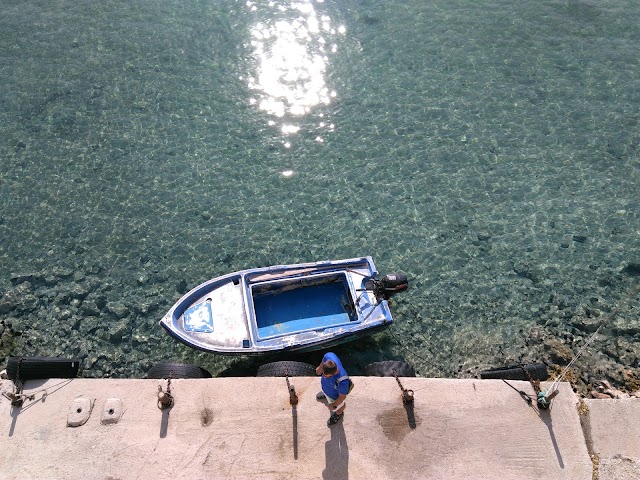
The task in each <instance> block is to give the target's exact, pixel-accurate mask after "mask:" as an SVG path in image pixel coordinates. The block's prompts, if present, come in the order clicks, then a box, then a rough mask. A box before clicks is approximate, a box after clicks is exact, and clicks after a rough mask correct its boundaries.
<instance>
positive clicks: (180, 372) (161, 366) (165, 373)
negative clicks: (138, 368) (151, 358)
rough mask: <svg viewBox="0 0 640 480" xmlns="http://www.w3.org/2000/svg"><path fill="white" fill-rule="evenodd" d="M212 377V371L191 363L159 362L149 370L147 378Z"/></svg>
mask: <svg viewBox="0 0 640 480" xmlns="http://www.w3.org/2000/svg"><path fill="white" fill-rule="evenodd" d="M169 377H171V378H211V373H209V372H208V371H207V370H205V369H204V368H202V367H199V366H197V365H191V364H189V363H158V364H156V365H154V366H153V367H151V369H150V370H149V371H148V372H147V378H158V379H160V378H169Z"/></svg>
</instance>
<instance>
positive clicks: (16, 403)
mask: <svg viewBox="0 0 640 480" xmlns="http://www.w3.org/2000/svg"><path fill="white" fill-rule="evenodd" d="M22 360H23V358H20V360H18V365H17V366H16V379H15V380H14V382H13V384H14V385H15V387H16V391H15V394H12V396H11V397H8V398H11V406H12V407H21V406H22V404H23V403H24V401H25V398H27V399H29V397H26V396H25V395H23V394H22V388H23V386H24V383H23V381H22V379H21V378H20V364H21V363H22Z"/></svg>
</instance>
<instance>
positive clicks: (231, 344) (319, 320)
mask: <svg viewBox="0 0 640 480" xmlns="http://www.w3.org/2000/svg"><path fill="white" fill-rule="evenodd" d="M377 275H378V272H377V270H376V267H375V265H374V263H373V259H372V258H371V257H360V258H351V259H346V260H330V261H323V262H314V263H302V264H296V265H277V266H273V267H265V268H255V269H250V270H242V271H239V272H234V273H230V274H227V275H223V276H221V277H217V278H214V279H211V280H209V281H207V282H205V283H203V284H201V285H198V286H197V287H195V288H194V289H192V290H191V291H189V292H187V293H186V294H185V295H184V296H183V297H182V298H181V299H180V300H178V302H177V303H176V304H175V305H174V306H173V307H171V309H170V310H169V311H168V312H167V314H166V315H165V316H164V317H163V318H162V320H161V321H160V325H162V326H163V327H164V328H166V329H167V331H168V332H169V333H170V334H171V335H173V336H174V337H175V338H177V339H178V340H180V341H181V342H184V343H185V344H187V345H189V346H190V347H193V348H197V349H200V350H205V351H208V352H214V353H221V354H231V355H252V354H262V353H273V352H278V351H283V350H288V351H294V350H296V351H301V350H316V349H320V348H325V347H327V346H331V345H336V344H339V343H343V342H348V341H351V340H354V339H356V338H358V337H360V336H363V335H366V334H370V333H372V332H376V331H379V330H382V329H384V328H386V327H388V326H389V325H390V324H391V323H392V322H393V317H392V316H391V312H390V310H389V303H388V300H389V298H390V297H391V296H392V295H395V294H396V293H399V292H402V291H404V290H406V289H407V287H408V280H407V276H406V275H405V274H391V275H386V276H384V277H382V278H380V279H377V278H376V277H377Z"/></svg>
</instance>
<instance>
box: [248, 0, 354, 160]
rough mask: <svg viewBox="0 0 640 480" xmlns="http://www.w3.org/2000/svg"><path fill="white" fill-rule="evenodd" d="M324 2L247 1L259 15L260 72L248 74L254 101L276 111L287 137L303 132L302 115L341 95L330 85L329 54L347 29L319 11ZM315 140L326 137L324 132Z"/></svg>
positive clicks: (255, 44) (255, 32) (254, 32)
mask: <svg viewBox="0 0 640 480" xmlns="http://www.w3.org/2000/svg"><path fill="white" fill-rule="evenodd" d="M321 3H322V1H321V0H315V1H312V0H297V1H280V2H276V1H270V2H268V3H262V2H255V1H247V2H246V5H247V7H249V9H250V10H251V11H252V12H256V15H257V16H258V17H259V20H257V21H256V23H255V24H254V25H253V28H252V29H251V47H252V49H253V51H254V55H255V59H256V71H255V76H253V77H250V78H249V79H248V85H249V88H250V89H252V90H254V91H255V92H256V96H255V98H252V99H251V103H252V104H253V105H256V106H257V107H258V108H259V109H260V110H262V111H264V112H267V113H268V114H270V115H273V116H274V117H276V118H277V119H278V120H277V122H278V123H279V124H280V133H281V134H282V135H283V136H285V137H290V136H291V135H294V134H296V133H298V131H299V130H300V128H301V127H300V123H301V117H303V116H305V115H307V114H309V113H311V112H312V111H313V110H314V109H317V108H318V106H322V105H325V106H326V105H329V104H330V103H331V101H332V99H333V98H335V97H336V92H335V91H334V90H332V89H331V88H330V87H329V86H328V85H327V82H326V78H325V77H326V70H327V65H328V63H329V56H330V55H332V54H334V53H335V52H336V51H337V50H338V46H337V44H336V43H335V39H336V37H338V36H340V35H344V34H345V33H346V29H345V28H344V27H341V26H338V27H335V26H334V25H333V24H332V22H331V19H330V18H329V16H327V15H322V14H320V13H318V12H317V9H316V5H317V4H321ZM319 116H320V117H322V115H321V114H320V115H319ZM269 124H270V125H275V124H276V122H274V121H269ZM318 128H320V129H323V130H325V131H330V130H332V129H333V125H327V123H326V122H324V121H321V122H319V123H318ZM316 140H317V141H318V142H322V141H323V139H322V137H321V136H318V137H316ZM283 145H285V147H287V146H290V141H289V140H283Z"/></svg>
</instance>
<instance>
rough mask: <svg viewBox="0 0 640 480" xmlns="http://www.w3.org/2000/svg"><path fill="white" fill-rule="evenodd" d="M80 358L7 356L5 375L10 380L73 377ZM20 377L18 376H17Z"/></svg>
mask: <svg viewBox="0 0 640 480" xmlns="http://www.w3.org/2000/svg"><path fill="white" fill-rule="evenodd" d="M78 368H80V360H73V359H69V358H60V357H9V360H8V361H7V376H8V377H9V379H10V380H13V381H15V380H20V381H23V380H36V379H44V378H75V377H76V376H77V375H78ZM18 377H20V378H18Z"/></svg>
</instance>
